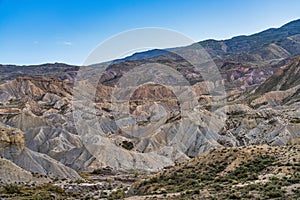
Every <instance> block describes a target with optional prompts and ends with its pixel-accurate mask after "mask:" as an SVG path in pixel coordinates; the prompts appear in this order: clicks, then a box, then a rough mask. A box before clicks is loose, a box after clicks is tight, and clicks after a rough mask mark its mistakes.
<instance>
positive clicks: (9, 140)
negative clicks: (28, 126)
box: [0, 125, 25, 159]
mask: <svg viewBox="0 0 300 200" xmlns="http://www.w3.org/2000/svg"><path fill="white" fill-rule="evenodd" d="M0 133H1V134H0V153H1V155H2V156H3V157H6V158H8V159H12V158H13V157H16V156H19V155H20V154H21V152H22V151H23V150H24V146H25V145H24V144H25V142H24V135H23V133H22V132H21V131H20V130H19V129H16V128H11V127H8V126H2V125H1V126H0Z"/></svg>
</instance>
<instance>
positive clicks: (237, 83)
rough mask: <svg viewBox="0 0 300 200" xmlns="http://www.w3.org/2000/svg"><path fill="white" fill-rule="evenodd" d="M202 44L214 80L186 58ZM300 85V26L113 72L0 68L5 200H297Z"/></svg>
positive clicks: (137, 60)
mask: <svg viewBox="0 0 300 200" xmlns="http://www.w3.org/2000/svg"><path fill="white" fill-rule="evenodd" d="M197 45H201V46H202V47H203V49H204V50H205V51H206V52H207V53H208V54H209V55H210V59H211V60H212V61H213V63H214V64H215V65H216V69H218V71H219V74H220V76H219V77H218V76H213V74H216V73H215V72H214V71H211V70H212V68H210V66H209V64H208V62H203V63H191V62H188V61H187V60H186V59H185V58H188V59H189V60H197V59H199V58H195V57H193V56H195V54H193V51H195V50H196V48H197ZM141 65H145V66H152V65H153V66H157V65H159V66H160V65H164V66H168V67H169V68H170V69H171V71H172V70H174V71H175V72H176V73H178V74H180V75H181V76H183V77H184V78H185V80H186V82H185V84H188V85H180V84H181V83H180V84H178V85H174V87H173V88H171V87H167V86H166V85H164V84H158V83H172V82H173V80H174V78H176V77H172V76H165V74H163V73H159V72H157V70H156V68H155V67H153V68H152V67H148V68H145V69H143V70H145V71H139V70H136V71H135V69H139V68H138V67H139V66H141ZM195 65H197V66H196V67H195ZM162 69H163V68H162ZM95 74H97V76H95ZM151 74H152V75H153V77H152V76H151V77H150V75H151ZM98 75H99V76H98ZM148 76H149V77H150V78H152V79H151V80H152V81H149V82H147V80H148V79H147V78H149V77H148ZM207 77H209V78H207ZM299 77H300V20H296V21H292V22H290V23H288V24H286V25H284V26H282V27H280V28H277V29H274V28H272V29H268V30H265V31H263V32H260V33H256V34H253V35H250V36H238V37H234V38H232V39H229V40H222V41H217V40H206V41H202V42H199V43H197V44H193V45H190V46H186V47H178V48H174V49H172V50H171V51H168V50H150V51H145V52H141V53H136V54H133V55H132V56H129V57H126V58H124V59H120V60H117V61H113V62H111V63H109V64H105V63H104V64H99V65H97V64H96V65H92V66H72V65H67V64H61V63H54V64H43V65H32V66H15V65H0V154H1V158H0V163H1V164H0V179H1V182H0V185H1V188H0V198H4V199H122V198H126V199H298V198H300V173H299V172H300V168H299V167H300V152H299V151H300V149H299V147H300V146H299V145H300V101H299V100H300V79H299ZM143 81H145V84H140V85H142V86H139V87H135V84H138V83H144V82H143ZM95 83H96V84H95ZM186 86H187V87H186ZM128 94H130V95H128ZM118 97H119V98H118Z"/></svg>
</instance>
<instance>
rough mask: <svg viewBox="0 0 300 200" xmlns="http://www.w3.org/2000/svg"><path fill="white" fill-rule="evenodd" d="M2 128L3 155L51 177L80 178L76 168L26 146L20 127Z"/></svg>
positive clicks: (28, 168)
mask: <svg viewBox="0 0 300 200" xmlns="http://www.w3.org/2000/svg"><path fill="white" fill-rule="evenodd" d="M0 130H1V132H0V133H1V135H0V153H1V155H2V157H4V158H6V159H8V160H11V161H13V162H14V163H15V164H17V165H18V166H20V167H22V168H23V169H25V170H27V171H30V172H36V173H40V174H44V175H47V176H49V177H51V178H55V177H56V178H69V179H75V180H76V179H80V176H79V175H78V174H77V173H76V172H75V171H74V170H72V169H70V168H68V167H66V166H64V165H63V164H61V163H59V162H58V161H56V160H54V159H53V158H51V157H49V156H47V155H46V154H41V153H38V152H34V151H31V150H29V149H28V148H27V147H25V145H24V144H25V141H24V135H23V133H22V132H21V131H20V130H19V129H16V128H11V127H8V126H4V125H1V126H0ZM25 177H26V176H25ZM27 177H28V176H27Z"/></svg>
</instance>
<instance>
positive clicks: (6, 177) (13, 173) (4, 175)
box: [0, 158, 33, 183]
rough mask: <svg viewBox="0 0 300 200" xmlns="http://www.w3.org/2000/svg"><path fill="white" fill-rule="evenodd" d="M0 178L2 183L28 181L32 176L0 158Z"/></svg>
mask: <svg viewBox="0 0 300 200" xmlns="http://www.w3.org/2000/svg"><path fill="white" fill-rule="evenodd" d="M0 179H1V182H2V183H14V182H27V183H28V182H30V181H32V180H33V176H32V174H31V173H30V172H28V171H26V170H24V169H22V168H21V167H19V166H18V165H16V164H14V163H13V162H11V161H9V160H7V159H5V158H0Z"/></svg>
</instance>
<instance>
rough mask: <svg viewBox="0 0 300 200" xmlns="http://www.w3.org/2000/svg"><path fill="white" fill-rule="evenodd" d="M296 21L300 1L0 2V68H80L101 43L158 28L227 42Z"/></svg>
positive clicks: (112, 0) (202, 38) (22, 0)
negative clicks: (51, 65) (54, 64)
mask: <svg viewBox="0 0 300 200" xmlns="http://www.w3.org/2000/svg"><path fill="white" fill-rule="evenodd" d="M298 18H300V1H299V0H238V1H237V0H227V1H225V0H224V1H221V0H98V1H96V0H94V1H92V0H0V63H2V64H39V63H45V62H64V63H69V64H82V63H83V62H84V60H85V58H86V57H87V56H88V54H89V53H90V52H91V51H92V50H93V49H94V48H95V47H96V46H97V45H98V44H99V43H101V42H102V41H103V40H105V39H107V38H109V37H111V36H112V35H115V34H117V33H119V32H122V31H126V30H129V29H133V28H142V27H162V28H168V29H173V30H176V31H179V32H181V33H183V34H185V35H187V36H189V37H191V38H192V39H194V40H195V41H200V40H204V39H209V38H212V39H227V38H231V37H233V36H237V35H241V34H246V35H248V34H252V33H255V32H259V31H261V30H264V29H267V28H270V27H279V26H281V25H283V24H285V23H287V22H289V21H291V20H294V19H298Z"/></svg>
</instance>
